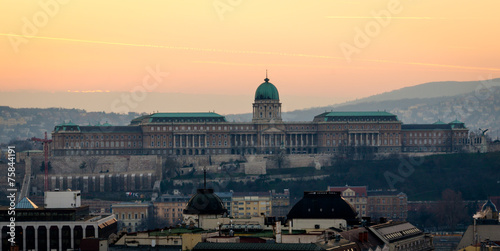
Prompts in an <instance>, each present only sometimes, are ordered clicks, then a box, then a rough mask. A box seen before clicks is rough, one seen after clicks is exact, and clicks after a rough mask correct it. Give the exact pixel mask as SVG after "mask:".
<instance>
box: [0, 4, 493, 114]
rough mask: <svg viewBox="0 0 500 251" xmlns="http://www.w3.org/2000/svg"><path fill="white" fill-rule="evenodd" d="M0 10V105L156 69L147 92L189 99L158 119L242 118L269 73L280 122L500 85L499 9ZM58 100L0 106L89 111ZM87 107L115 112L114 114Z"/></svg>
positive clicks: (114, 83)
mask: <svg viewBox="0 0 500 251" xmlns="http://www.w3.org/2000/svg"><path fill="white" fill-rule="evenodd" d="M0 6H1V8H0V85H1V90H0V91H1V93H3V95H4V96H5V97H7V96H10V93H12V92H16V93H17V92H26V93H33V92H38V91H40V92H51V93H57V92H64V93H67V92H80V93H81V92H93V91H105V92H108V91H109V92H111V93H113V92H129V91H131V90H134V88H138V87H137V86H138V85H141V84H142V81H143V79H144V77H145V76H147V75H148V72H147V70H146V68H147V67H152V68H155V67H156V66H158V67H159V69H161V71H162V72H164V73H165V76H164V77H163V81H162V82H161V83H160V84H158V85H157V86H156V87H155V88H152V89H151V90H148V91H151V92H158V93H177V94H183V95H184V94H186V95H185V96H183V97H184V98H183V99H182V100H183V102H186V103H189V105H185V106H183V105H182V104H179V102H176V103H175V104H168V101H165V102H166V103H165V104H153V105H157V107H158V110H160V111H168V110H173V111H183V110H186V111H197V110H198V111H205V110H206V109H212V108H213V109H217V112H219V113H222V114H227V113H240V112H249V111H250V110H251V109H250V103H251V102H252V101H253V94H254V92H255V89H256V88H257V86H258V85H259V84H260V83H262V82H263V79H264V78H265V71H266V69H268V70H269V78H270V79H271V82H272V83H274V84H275V85H276V86H277V88H278V90H279V91H280V97H281V100H282V102H283V103H284V108H285V109H284V110H293V109H298V108H306V107H311V106H319V105H328V104H335V103H339V102H344V101H347V100H352V99H356V98H362V97H366V96H370V95H374V94H378V93H382V92H386V91H391V90H394V89H399V88H402V87H406V86H412V85H417V84H421V83H425V82H431V81H448V80H454V81H465V80H480V79H485V78H494V77H499V75H500V74H499V73H500V65H499V63H500V46H499V41H500V17H499V14H498V10H500V1H497V0H485V1H462V0H420V1H416V0H412V1H407V0H402V1H397V0H392V1H389V0H373V1H371V0H328V1H292V0H283V1H274V0H265V1H264V0H262V1H261V0H196V1H194V0H193V1H184V0H183V1H181V0H177V1H168V0H158V1H150V0H146V1H133V0H64V1H62V0H61V1H57V0H40V1H28V0H21V1H19V0H0ZM387 14H388V15H390V17H387ZM360 34H361V35H360ZM362 38H364V39H362ZM346 48H347V49H346ZM346 51H347V52H346ZM346 55H347V56H346ZM0 95H1V94H0ZM81 95H85V94H81ZM199 97H203V98H199ZM207 97H208V98H207ZM209 97H214V99H213V101H210V98H209ZM225 97H227V98H228V100H231V102H233V101H234V103H233V104H231V103H229V104H228V102H224V100H225ZM64 98H67V96H64V97H63V96H61V100H57V99H55V100H50V101H47V100H44V99H43V98H41V97H40V98H30V99H29V100H19V99H17V100H8V99H7V98H3V99H2V101H0V105H10V106H13V107H47V106H63V105H62V103H64V104H65V105H64V106H65V107H71V106H72V105H73V106H75V108H85V109H90V110H93V109H94V108H93V107H91V106H85V104H76V103H75V104H72V103H71V100H63V99H64ZM57 102H60V103H61V104H59V103H57ZM94 102H96V103H97V104H99V105H100V110H105V111H111V110H110V108H109V103H106V102H105V101H103V100H94ZM145 102H147V101H145ZM181 103H182V102H181ZM208 103H210V105H208ZM183 107H184V108H185V109H183ZM137 109H139V110H136V111H140V112H143V111H144V110H140V109H141V108H140V107H138V108H137ZM148 109H149V108H148Z"/></svg>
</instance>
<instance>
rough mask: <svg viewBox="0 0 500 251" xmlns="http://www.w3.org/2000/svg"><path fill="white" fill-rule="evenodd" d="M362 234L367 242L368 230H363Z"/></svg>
mask: <svg viewBox="0 0 500 251" xmlns="http://www.w3.org/2000/svg"><path fill="white" fill-rule="evenodd" d="M363 236H364V237H365V242H368V231H366V232H364V233H363Z"/></svg>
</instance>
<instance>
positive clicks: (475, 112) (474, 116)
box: [226, 78, 500, 137]
mask: <svg viewBox="0 0 500 251" xmlns="http://www.w3.org/2000/svg"><path fill="white" fill-rule="evenodd" d="M401 97H404V98H401ZM332 110H333V111H377V110H380V111H387V112H391V113H394V114H396V115H398V118H399V119H400V120H401V121H403V123H406V124H411V123H434V122H436V121H437V120H441V121H444V122H450V121H453V120H455V119H458V120H460V121H463V122H465V124H466V126H467V127H469V128H471V129H478V128H489V129H490V130H489V131H490V136H492V137H497V136H498V134H499V129H500V125H499V124H498V121H500V78H497V79H491V80H487V81H469V82H433V83H425V84H422V85H417V86H413V87H406V88H402V89H399V90H395V91H392V92H388V93H383V94H379V95H375V96H371V97H368V98H364V99H359V100H356V101H351V102H346V103H343V104H338V105H333V106H324V107H314V108H308V109H303V110H296V111H291V112H286V113H283V114H282V117H283V120H285V121H312V119H313V118H314V116H316V115H318V114H320V113H323V112H325V111H332ZM251 116H252V115H251V114H237V115H227V116H226V118H227V120H228V121H250V120H251V119H252V117H251Z"/></svg>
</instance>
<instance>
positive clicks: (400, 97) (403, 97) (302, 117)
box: [226, 78, 500, 122]
mask: <svg viewBox="0 0 500 251" xmlns="http://www.w3.org/2000/svg"><path fill="white" fill-rule="evenodd" d="M492 87H500V78H495V79H488V80H484V81H463V82H458V81H444V82H429V83H424V84H420V85H415V86H410V87H405V88H401V89H398V90H394V91H390V92H385V93H382V94H377V95H373V96H370V97H367V98H362V99H358V100H353V101H349V102H345V103H342V104H336V105H331V106H321V107H312V108H306V109H301V110H295V111H290V112H284V113H283V114H282V117H283V119H284V120H285V121H311V120H312V119H313V118H314V116H316V115H318V114H320V113H322V112H325V111H330V110H336V111H341V110H342V111H366V110H371V111H373V110H387V111H390V110H393V109H394V108H395V107H398V106H403V107H404V106H405V105H416V104H419V103H422V102H423V103H425V102H434V103H438V102H439V101H442V100H444V99H443V98H447V97H454V96H459V95H462V94H471V93H472V95H476V92H477V94H479V95H481V93H482V91H485V90H487V89H489V88H492ZM434 98H436V99H434ZM384 101H397V102H384ZM358 105H359V106H358ZM374 105H375V106H374ZM226 118H227V119H228V120H229V121H233V120H234V121H237V122H238V121H251V120H252V114H251V113H244V114H230V115H226Z"/></svg>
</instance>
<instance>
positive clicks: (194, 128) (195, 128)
mask: <svg viewBox="0 0 500 251" xmlns="http://www.w3.org/2000/svg"><path fill="white" fill-rule="evenodd" d="M179 128H180V130H182V131H184V130H186V131H191V130H193V131H197V130H201V131H204V130H210V128H211V130H212V131H227V130H228V128H229V130H233V128H234V130H255V128H254V126H234V127H233V126H175V127H174V126H163V127H162V126H156V127H155V126H151V127H150V130H151V131H167V130H168V131H172V130H175V131H179Z"/></svg>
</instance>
